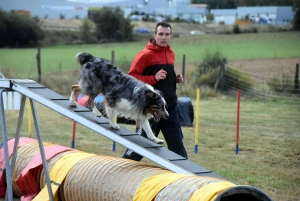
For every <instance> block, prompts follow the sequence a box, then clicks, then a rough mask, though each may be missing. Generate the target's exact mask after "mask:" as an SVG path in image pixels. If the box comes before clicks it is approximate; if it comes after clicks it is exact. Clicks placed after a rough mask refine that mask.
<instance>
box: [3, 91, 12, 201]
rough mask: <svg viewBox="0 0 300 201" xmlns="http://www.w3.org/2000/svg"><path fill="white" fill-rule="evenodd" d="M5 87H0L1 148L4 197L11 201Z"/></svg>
mask: <svg viewBox="0 0 300 201" xmlns="http://www.w3.org/2000/svg"><path fill="white" fill-rule="evenodd" d="M6 91H7V90H6V89H0V115H1V117H0V118H1V121H2V139H3V149H4V160H5V166H6V171H5V172H6V185H7V188H6V198H7V199H8V200H9V201H13V191H12V178H11V165H10V162H9V153H8V143H7V131H6V121H5V113H4V104H3V94H2V93H3V92H6Z"/></svg>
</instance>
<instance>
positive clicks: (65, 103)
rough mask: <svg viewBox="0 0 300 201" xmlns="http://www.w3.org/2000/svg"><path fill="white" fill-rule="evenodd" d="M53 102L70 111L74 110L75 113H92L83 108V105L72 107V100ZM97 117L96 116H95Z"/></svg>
mask: <svg viewBox="0 0 300 201" xmlns="http://www.w3.org/2000/svg"><path fill="white" fill-rule="evenodd" d="M53 102H55V103H57V104H59V105H61V106H63V107H65V108H68V109H69V110H72V111H74V112H91V111H92V110H91V109H88V108H86V107H83V106H82V105H79V104H78V105H77V107H74V106H71V105H70V100H69V99H65V100H53ZM94 116H95V115H94Z"/></svg>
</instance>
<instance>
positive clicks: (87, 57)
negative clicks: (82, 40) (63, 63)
mask: <svg viewBox="0 0 300 201" xmlns="http://www.w3.org/2000/svg"><path fill="white" fill-rule="evenodd" d="M75 57H76V61H77V62H78V63H79V64H80V65H83V64H85V63H87V62H89V61H91V60H92V59H93V58H94V56H93V55H91V54H90V53H86V52H78V53H77V54H76V56H75Z"/></svg>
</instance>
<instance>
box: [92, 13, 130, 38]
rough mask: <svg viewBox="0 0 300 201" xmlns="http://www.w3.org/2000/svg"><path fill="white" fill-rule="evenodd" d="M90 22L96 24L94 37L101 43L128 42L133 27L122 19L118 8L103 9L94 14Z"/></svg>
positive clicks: (122, 14)
mask: <svg viewBox="0 0 300 201" xmlns="http://www.w3.org/2000/svg"><path fill="white" fill-rule="evenodd" d="M92 20H93V21H94V22H95V24H96V31H95V36H96V38H97V39H98V40H101V41H130V40H132V30H133V26H132V25H131V22H130V20H129V19H125V18H124V13H123V11H122V10H121V9H120V7H116V8H110V7H103V8H101V9H100V10H99V11H97V12H95V14H94V15H93V16H92Z"/></svg>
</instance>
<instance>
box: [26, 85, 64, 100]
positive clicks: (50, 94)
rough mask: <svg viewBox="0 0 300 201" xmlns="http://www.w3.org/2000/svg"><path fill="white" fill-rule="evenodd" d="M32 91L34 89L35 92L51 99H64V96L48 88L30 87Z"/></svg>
mask: <svg viewBox="0 0 300 201" xmlns="http://www.w3.org/2000/svg"><path fill="white" fill-rule="evenodd" d="M31 90H32V91H34V92H35V93H37V94H40V95H41V96H44V97H46V98H49V99H51V100H65V99H67V98H66V97H64V96H62V95H60V94H58V93H56V92H54V91H52V90H50V89H48V88H44V89H43V88H31Z"/></svg>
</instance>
